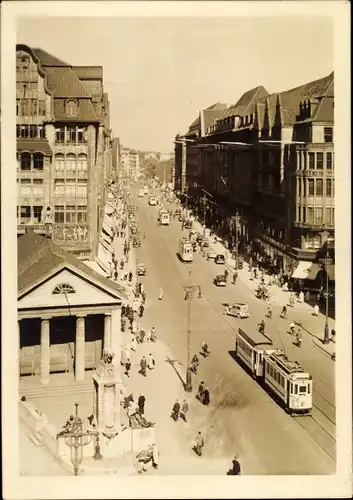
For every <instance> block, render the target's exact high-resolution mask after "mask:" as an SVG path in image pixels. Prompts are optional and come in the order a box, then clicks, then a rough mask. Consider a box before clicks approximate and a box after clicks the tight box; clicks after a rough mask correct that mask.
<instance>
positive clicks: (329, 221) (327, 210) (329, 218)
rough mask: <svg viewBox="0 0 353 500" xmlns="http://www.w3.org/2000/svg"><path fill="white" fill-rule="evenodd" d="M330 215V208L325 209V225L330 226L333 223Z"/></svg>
mask: <svg viewBox="0 0 353 500" xmlns="http://www.w3.org/2000/svg"><path fill="white" fill-rule="evenodd" d="M331 215H332V212H331V207H327V208H326V220H325V222H326V224H332V223H333V221H332V218H331Z"/></svg>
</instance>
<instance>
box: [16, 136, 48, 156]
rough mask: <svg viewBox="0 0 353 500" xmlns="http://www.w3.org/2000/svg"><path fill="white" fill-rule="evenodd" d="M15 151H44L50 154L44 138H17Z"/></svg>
mask: <svg viewBox="0 0 353 500" xmlns="http://www.w3.org/2000/svg"><path fill="white" fill-rule="evenodd" d="M17 151H28V152H30V153H32V152H33V153H36V152H38V153H44V154H45V155H52V154H53V152H52V150H51V147H50V144H49V142H48V141H46V140H36V139H21V140H17Z"/></svg>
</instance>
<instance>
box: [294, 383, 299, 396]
mask: <svg viewBox="0 0 353 500" xmlns="http://www.w3.org/2000/svg"><path fill="white" fill-rule="evenodd" d="M294 394H298V386H297V384H294Z"/></svg>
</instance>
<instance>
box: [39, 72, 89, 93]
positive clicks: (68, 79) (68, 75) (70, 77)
mask: <svg viewBox="0 0 353 500" xmlns="http://www.w3.org/2000/svg"><path fill="white" fill-rule="evenodd" d="M46 73H47V75H48V86H49V88H51V89H52V90H53V91H54V97H76V98H78V97H91V96H90V94H89V93H88V92H87V90H86V89H85V87H84V86H83V85H82V83H81V82H80V80H79V78H78V77H77V75H76V74H75V73H74V72H73V71H72V69H71V68H68V67H61V68H52V67H48V68H46Z"/></svg>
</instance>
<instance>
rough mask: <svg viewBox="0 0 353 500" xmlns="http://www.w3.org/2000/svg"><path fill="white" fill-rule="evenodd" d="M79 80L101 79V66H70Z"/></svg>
mask: <svg viewBox="0 0 353 500" xmlns="http://www.w3.org/2000/svg"><path fill="white" fill-rule="evenodd" d="M72 69H73V71H74V72H75V73H76V75H77V76H78V78H80V80H91V79H92V80H99V79H100V80H101V79H103V66H72Z"/></svg>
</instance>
